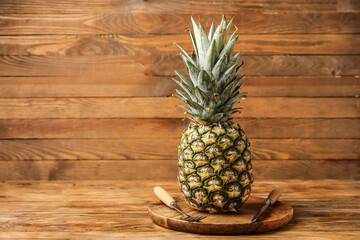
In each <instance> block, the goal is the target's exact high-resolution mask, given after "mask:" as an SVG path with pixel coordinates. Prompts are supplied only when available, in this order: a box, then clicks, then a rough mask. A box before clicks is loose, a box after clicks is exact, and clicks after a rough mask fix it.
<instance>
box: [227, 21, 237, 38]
mask: <svg viewBox="0 0 360 240" xmlns="http://www.w3.org/2000/svg"><path fill="white" fill-rule="evenodd" d="M233 21H234V17H232V18H231V20H230V22H229V23H228V24H227V26H226V36H227V35H228V34H229V31H230V28H231V25H232V23H233ZM235 28H236V30H237V27H235Z"/></svg>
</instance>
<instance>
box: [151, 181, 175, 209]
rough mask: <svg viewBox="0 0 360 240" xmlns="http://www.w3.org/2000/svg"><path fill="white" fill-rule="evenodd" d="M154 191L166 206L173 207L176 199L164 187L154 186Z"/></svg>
mask: <svg viewBox="0 0 360 240" xmlns="http://www.w3.org/2000/svg"><path fill="white" fill-rule="evenodd" d="M154 193H155V195H156V196H157V197H158V199H160V200H161V201H162V202H163V203H164V204H165V205H166V206H168V207H171V208H173V206H172V205H171V203H172V202H175V200H174V199H173V198H172V197H171V196H170V194H169V193H168V192H167V191H165V189H163V188H162V187H159V186H156V187H154Z"/></svg>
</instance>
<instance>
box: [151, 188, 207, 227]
mask: <svg viewBox="0 0 360 240" xmlns="http://www.w3.org/2000/svg"><path fill="white" fill-rule="evenodd" d="M154 193H155V195H156V196H157V197H158V198H159V199H160V200H161V201H162V202H163V203H164V204H165V205H166V206H168V207H170V208H172V209H175V210H176V211H178V212H179V213H181V214H182V217H181V218H180V219H181V220H185V221H188V222H199V221H200V220H202V219H204V218H206V216H190V215H188V214H186V213H185V212H184V211H183V210H182V209H181V208H180V207H179V205H177V204H176V201H175V200H174V199H173V198H172V197H171V196H170V194H169V193H168V192H167V191H165V190H164V189H163V188H162V187H154Z"/></svg>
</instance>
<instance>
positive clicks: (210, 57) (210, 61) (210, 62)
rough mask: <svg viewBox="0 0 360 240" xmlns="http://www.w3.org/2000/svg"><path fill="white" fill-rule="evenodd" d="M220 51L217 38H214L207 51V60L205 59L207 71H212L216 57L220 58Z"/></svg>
mask: <svg viewBox="0 0 360 240" xmlns="http://www.w3.org/2000/svg"><path fill="white" fill-rule="evenodd" d="M218 57H219V55H218V51H217V44H216V40H215V39H214V40H213V41H212V42H211V45H210V47H209V49H208V51H207V53H206V56H205V61H204V69H205V70H206V71H211V69H212V68H213V67H214V64H215V61H216V58H218Z"/></svg>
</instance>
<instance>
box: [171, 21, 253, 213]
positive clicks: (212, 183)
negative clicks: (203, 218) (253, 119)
mask: <svg viewBox="0 0 360 240" xmlns="http://www.w3.org/2000/svg"><path fill="white" fill-rule="evenodd" d="M191 20H192V24H193V31H194V33H192V32H191V31H189V32H190V37H191V40H192V43H193V48H194V50H193V53H192V54H191V55H189V54H188V53H187V52H186V51H185V50H184V49H183V48H182V47H181V46H179V45H178V47H179V48H180V50H181V53H180V55H181V58H182V60H183V62H184V64H185V66H186V69H187V72H188V74H189V76H190V78H188V77H187V76H186V75H184V74H182V73H180V72H178V71H175V73H176V74H177V75H178V76H179V78H180V79H181V81H178V80H176V79H173V80H174V81H175V82H176V83H177V84H178V85H180V87H181V88H182V89H183V91H181V90H175V92H176V94H174V95H175V96H177V97H178V98H180V99H181V100H182V101H183V102H185V103H186V104H187V106H186V107H185V106H180V107H182V108H184V109H185V110H186V114H188V116H189V117H188V118H190V124H189V126H188V127H187V129H186V130H185V131H184V133H183V136H182V139H181V142H180V145H179V147H178V153H179V158H178V169H179V174H178V180H179V183H180V187H181V191H182V193H183V195H184V197H185V199H186V201H187V202H188V203H189V204H190V205H191V206H192V207H193V208H194V209H197V210H199V211H204V212H209V213H223V212H229V211H237V210H238V209H239V208H240V207H241V205H242V204H244V202H245V201H246V200H247V199H248V198H249V195H250V190H251V183H252V182H253V177H252V173H251V170H252V164H251V153H250V149H249V147H250V143H249V141H248V140H247V138H246V136H245V133H244V131H243V130H242V129H241V128H240V126H239V125H238V124H236V123H235V122H234V119H233V118H232V115H233V114H234V113H236V112H239V109H240V108H234V105H235V104H236V103H238V102H239V101H240V99H243V98H245V97H246V92H243V93H240V91H239V90H240V89H241V87H242V86H243V84H244V83H245V81H246V80H245V79H244V76H245V75H240V76H238V74H239V71H240V69H241V66H242V64H243V63H241V64H238V63H237V62H238V59H239V57H240V54H241V52H239V53H237V54H235V55H234V56H233V50H234V45H235V43H236V41H237V39H238V36H236V32H237V29H236V30H235V31H234V33H232V35H231V36H230V38H229V39H228V41H227V43H226V39H227V36H228V33H229V29H230V27H231V24H232V21H233V19H232V20H231V21H230V22H229V23H227V21H226V18H225V16H223V18H222V21H221V24H220V25H219V26H218V27H217V28H216V29H215V27H214V23H212V25H211V28H210V31H209V33H208V34H206V32H205V30H204V27H203V26H202V25H201V23H199V25H197V24H196V23H195V22H194V20H193V18H191ZM225 43H226V44H225Z"/></svg>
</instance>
